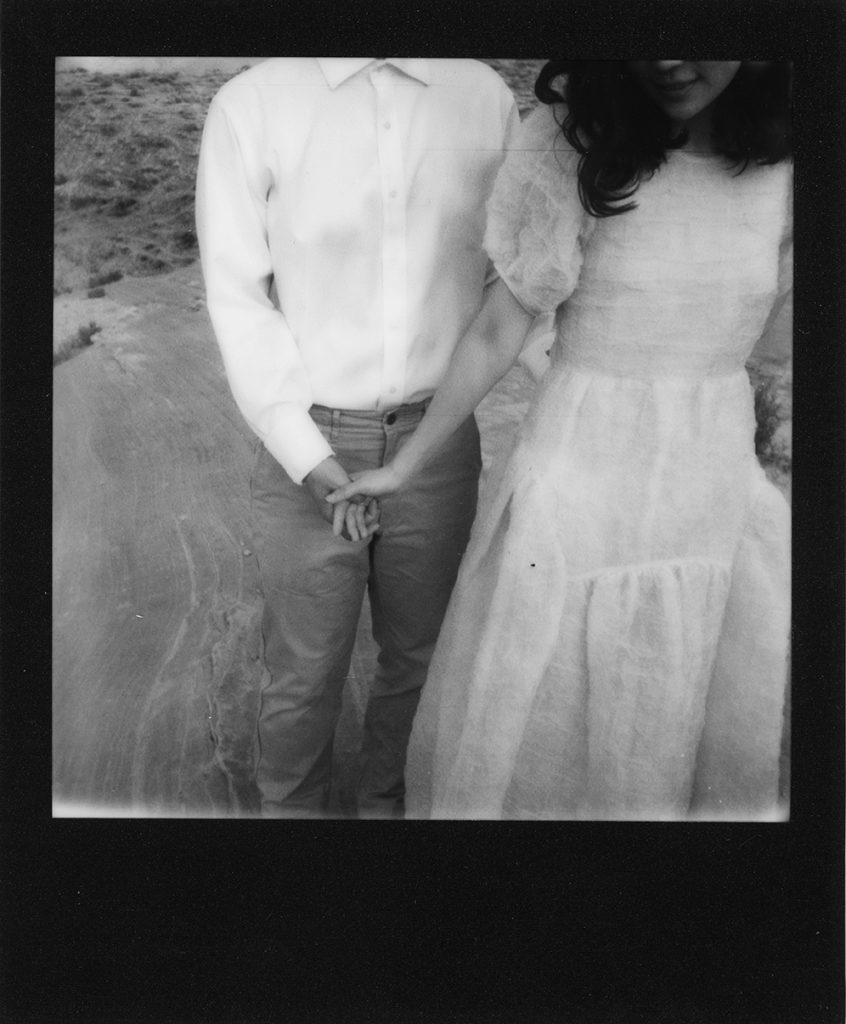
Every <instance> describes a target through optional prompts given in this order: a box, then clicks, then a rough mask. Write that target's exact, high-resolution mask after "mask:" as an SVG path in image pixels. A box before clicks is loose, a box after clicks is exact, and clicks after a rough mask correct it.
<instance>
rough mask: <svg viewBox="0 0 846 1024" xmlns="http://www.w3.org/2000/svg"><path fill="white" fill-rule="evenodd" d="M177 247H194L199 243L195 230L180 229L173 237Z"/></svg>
mask: <svg viewBox="0 0 846 1024" xmlns="http://www.w3.org/2000/svg"><path fill="white" fill-rule="evenodd" d="M173 241H174V244H175V245H176V248H177V249H193V248H194V246H195V245H196V244H197V235H196V233H195V232H194V231H191V230H188V231H180V232H179V233H178V234H176V235H174V237H173Z"/></svg>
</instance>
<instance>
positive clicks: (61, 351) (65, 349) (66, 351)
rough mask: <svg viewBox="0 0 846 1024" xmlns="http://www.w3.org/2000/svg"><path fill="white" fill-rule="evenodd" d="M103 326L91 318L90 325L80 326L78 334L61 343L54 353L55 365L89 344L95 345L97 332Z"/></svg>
mask: <svg viewBox="0 0 846 1024" xmlns="http://www.w3.org/2000/svg"><path fill="white" fill-rule="evenodd" d="M102 329H103V328H102V327H101V326H100V325H99V324H97V323H95V322H94V321H93V320H91V321H90V322H89V324H88V326H87V327H86V326H83V327H80V328H79V329H78V330H77V332H76V334H73V335H71V337H70V338H67V339H66V340H65V341H63V342H62V344H61V345H59V347H58V348H57V349H56V351H55V352H54V353H53V366H58V364H59V363H64V362H66V361H67V360H68V359H71V358H72V357H73V356H75V355H76V353H77V352H80V351H81V350H82V349H84V348H87V347H88V346H89V345H93V344H94V342H93V340H92V339H93V338H94V335H95V334H98V333H99V332H100V331H102Z"/></svg>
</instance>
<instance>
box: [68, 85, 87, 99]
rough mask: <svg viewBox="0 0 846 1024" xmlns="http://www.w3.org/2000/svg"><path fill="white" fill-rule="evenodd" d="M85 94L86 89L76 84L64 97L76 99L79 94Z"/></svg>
mask: <svg viewBox="0 0 846 1024" xmlns="http://www.w3.org/2000/svg"><path fill="white" fill-rule="evenodd" d="M84 95H85V90H84V89H83V88H82V87H81V86H79V85H75V86H74V87H73V88H72V89H68V91H67V92H66V93H65V94H64V97H65V98H66V99H68V98H69V99H75V98H77V97H79V96H84Z"/></svg>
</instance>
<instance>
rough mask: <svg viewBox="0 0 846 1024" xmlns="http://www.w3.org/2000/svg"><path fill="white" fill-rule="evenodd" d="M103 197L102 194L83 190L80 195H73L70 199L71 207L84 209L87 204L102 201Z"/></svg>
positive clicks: (95, 203)
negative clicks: (90, 193)
mask: <svg viewBox="0 0 846 1024" xmlns="http://www.w3.org/2000/svg"><path fill="white" fill-rule="evenodd" d="M102 202H103V199H102V197H101V196H92V195H88V194H87V193H85V192H83V193H81V194H80V195H76V196H71V197H70V199H69V203H70V208H71V209H72V210H84V209H85V207H86V206H96V205H97V204H98V203H102Z"/></svg>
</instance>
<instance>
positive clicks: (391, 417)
mask: <svg viewBox="0 0 846 1024" xmlns="http://www.w3.org/2000/svg"><path fill="white" fill-rule="evenodd" d="M396 421H397V414H396V413H395V412H389V413H388V415H387V416H386V417H385V422H386V423H387V424H388V426H389V427H390V426H393V424H394V423H396Z"/></svg>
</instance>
